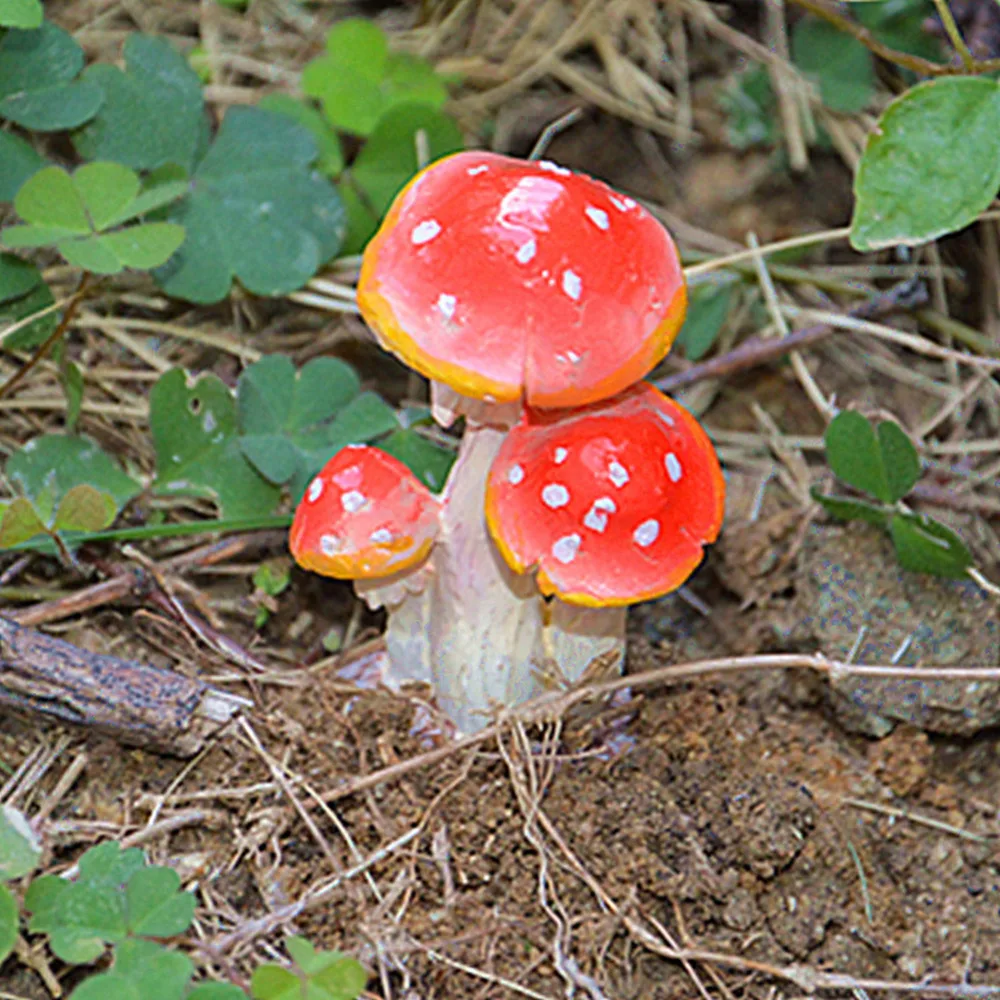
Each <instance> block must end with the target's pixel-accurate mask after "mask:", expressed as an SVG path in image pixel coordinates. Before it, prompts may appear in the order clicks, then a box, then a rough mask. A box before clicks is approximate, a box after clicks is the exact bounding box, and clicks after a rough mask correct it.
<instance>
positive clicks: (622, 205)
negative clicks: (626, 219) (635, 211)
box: [609, 195, 635, 212]
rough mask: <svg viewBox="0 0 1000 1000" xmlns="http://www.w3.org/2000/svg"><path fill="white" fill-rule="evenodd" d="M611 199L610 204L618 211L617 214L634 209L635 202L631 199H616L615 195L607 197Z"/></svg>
mask: <svg viewBox="0 0 1000 1000" xmlns="http://www.w3.org/2000/svg"><path fill="white" fill-rule="evenodd" d="M609 197H610V199H611V204H612V205H614V206H615V208H617V209H618V211H619V212H627V211H628V210H629V209H630V208H635V201H634V200H633V199H632V198H625V197H616V196H615V195H610V196H609Z"/></svg>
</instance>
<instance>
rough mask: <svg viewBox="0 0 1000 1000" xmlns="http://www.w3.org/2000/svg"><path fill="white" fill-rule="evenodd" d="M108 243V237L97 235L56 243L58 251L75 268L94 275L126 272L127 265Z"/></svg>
mask: <svg viewBox="0 0 1000 1000" xmlns="http://www.w3.org/2000/svg"><path fill="white" fill-rule="evenodd" d="M107 241H108V237H106V236H97V235H94V236H86V237H84V238H83V239H75V240H60V241H59V242H58V243H56V249H57V250H58V251H59V252H60V253H61V254H62V255H63V257H65V258H66V261H67V263H69V264H72V265H73V266H74V267H79V268H80V269H82V270H84V271H90V272H92V273H93V274H118V273H119V272H120V271H122V270H124V267H125V265H124V264H123V263H122V262H121V260H120V259H119V257H118V254H116V253H115V252H114V250H113V249H112V248H111V246H109V245H108V242H107Z"/></svg>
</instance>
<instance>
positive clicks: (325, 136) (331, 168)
mask: <svg viewBox="0 0 1000 1000" xmlns="http://www.w3.org/2000/svg"><path fill="white" fill-rule="evenodd" d="M257 107H258V108H260V109H261V110H262V111H273V112H274V113H275V114H279V115H284V116H285V117H286V118H291V119H292V121H295V122H298V123H299V124H300V125H302V126H304V127H305V128H307V129H309V132H310V134H311V135H312V137H313V139H315V140H316V149H317V150H318V153H319V155H318V156H317V157H316V169H317V170H319V171H321V172H322V173H324V174H326V176H327V177H338V176H339V175H340V173H341V171H343V169H344V148H343V146H342V145H341V142H340V136H338V135H337V133H336V132H334V130H333V129H332V128H331V127H330V123H329V122H328V121H327V120H326V119H325V118H324V117H323V116H322V115H321V114H320V113H319V112H318V111H317V110H316V109H315V108H313V107H310V106H309V105H308V104H303V103H302V101H297V100H296V99H295V98H294V97H292V96H290V95H289V94H265V95H264V96H263V97H262V98H261V99H260V100H259V101H258V102H257Z"/></svg>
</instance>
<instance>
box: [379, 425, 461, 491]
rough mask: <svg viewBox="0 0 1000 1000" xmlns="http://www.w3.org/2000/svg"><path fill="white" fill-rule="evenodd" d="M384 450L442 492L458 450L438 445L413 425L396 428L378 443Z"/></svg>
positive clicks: (424, 481) (426, 484) (428, 485)
mask: <svg viewBox="0 0 1000 1000" xmlns="http://www.w3.org/2000/svg"><path fill="white" fill-rule="evenodd" d="M378 447H379V448H381V449H382V451H385V452H388V453H389V454H390V455H392V457H393V458H398V459H399V461H400V462H402V463H403V465H405V466H406V467H407V468H408V469H409V470H410V472H412V473H413V474H414V475H415V476H416V477H417V479H419V480H420V481H421V482H422V483H423V484H424V485H425V486H426V487H427V488H428V489H429V490H433V491H434V492H435V493H440V492H441V490H442V489H443V487H444V484H445V481H446V480H447V478H448V473H449V472H450V471H451V467H452V465H453V464H454V462H455V452H454V451H449V450H448V449H446V448H442V447H441V446H440V445H437V444H434V442H433V441H429V440H428V439H427V438H425V437H424V436H423V435H421V434H418V433H417V432H416V431H415V430H413V429H412V428H407V429H406V430H399V431H393V433H392V434H390V435H389V436H388V437H387V438H383V439H382V440H381V441H379V442H378Z"/></svg>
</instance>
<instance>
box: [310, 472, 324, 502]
mask: <svg viewBox="0 0 1000 1000" xmlns="http://www.w3.org/2000/svg"><path fill="white" fill-rule="evenodd" d="M322 493H323V480H322V479H320V478H319V476H317V477H316V478H315V479H314V480H313V481H312V482H311V483H310V484H309V491H308V492H307V493H306V499H307V500H308V501H309V502H310V503H315V502H316V501H317V500H318V499H319V498H320V496H321V495H322Z"/></svg>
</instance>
